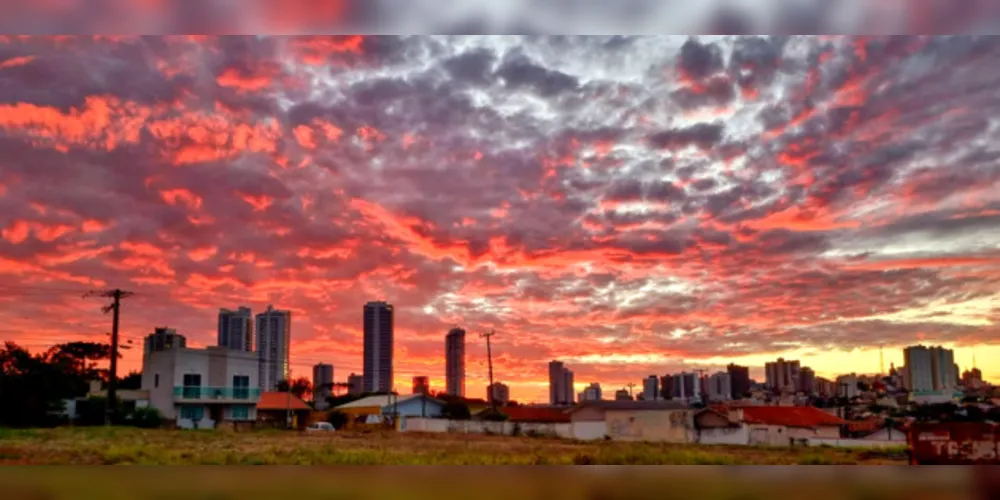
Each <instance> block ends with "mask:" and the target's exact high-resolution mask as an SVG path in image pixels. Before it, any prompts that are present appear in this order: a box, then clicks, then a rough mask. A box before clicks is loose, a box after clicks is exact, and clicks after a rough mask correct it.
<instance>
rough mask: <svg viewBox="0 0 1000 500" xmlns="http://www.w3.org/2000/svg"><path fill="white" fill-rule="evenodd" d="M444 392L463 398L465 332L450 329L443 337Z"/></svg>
mask: <svg viewBox="0 0 1000 500" xmlns="http://www.w3.org/2000/svg"><path fill="white" fill-rule="evenodd" d="M444 373H445V392H447V393H448V394H449V395H451V396H459V397H465V330H463V329H461V328H452V329H451V330H450V331H449V332H448V334H447V335H445V337H444Z"/></svg>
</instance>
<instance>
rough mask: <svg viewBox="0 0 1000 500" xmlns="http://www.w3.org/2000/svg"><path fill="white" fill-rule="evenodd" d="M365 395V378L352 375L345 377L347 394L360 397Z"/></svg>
mask: <svg viewBox="0 0 1000 500" xmlns="http://www.w3.org/2000/svg"><path fill="white" fill-rule="evenodd" d="M364 393H365V378H364V377H362V376H361V375H356V374H354V373H352V374H350V375H348V376H347V394H350V395H351V396H360V395H362V394H364Z"/></svg>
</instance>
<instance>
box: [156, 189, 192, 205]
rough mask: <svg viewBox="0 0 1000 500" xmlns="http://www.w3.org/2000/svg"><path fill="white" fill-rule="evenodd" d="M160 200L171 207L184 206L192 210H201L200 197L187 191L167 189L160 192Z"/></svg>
mask: <svg viewBox="0 0 1000 500" xmlns="http://www.w3.org/2000/svg"><path fill="white" fill-rule="evenodd" d="M160 198H162V199H163V201H165V202H167V203H168V204H170V205H173V206H175V207H176V206H185V207H187V208H190V209H192V210H198V209H200V208H201V197H200V196H198V195H196V194H194V193H192V192H191V191H188V190H187V189H182V188H178V189H168V190H164V191H160Z"/></svg>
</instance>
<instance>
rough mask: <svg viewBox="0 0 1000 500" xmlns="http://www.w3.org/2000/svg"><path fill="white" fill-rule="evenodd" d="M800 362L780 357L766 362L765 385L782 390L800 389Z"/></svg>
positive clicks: (794, 390)
mask: <svg viewBox="0 0 1000 500" xmlns="http://www.w3.org/2000/svg"><path fill="white" fill-rule="evenodd" d="M799 371H800V368H799V362H798V361H797V360H789V361H786V360H785V359H784V358H778V360H777V361H772V362H769V363H765V364H764V377H765V385H767V387H768V388H770V389H773V390H777V391H780V392H796V391H798V390H799Z"/></svg>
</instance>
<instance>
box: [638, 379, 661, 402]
mask: <svg viewBox="0 0 1000 500" xmlns="http://www.w3.org/2000/svg"><path fill="white" fill-rule="evenodd" d="M642 399H644V400H646V401H656V400H658V399H663V394H660V377H657V376H656V375H650V376H648V377H646V378H644V379H642Z"/></svg>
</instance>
